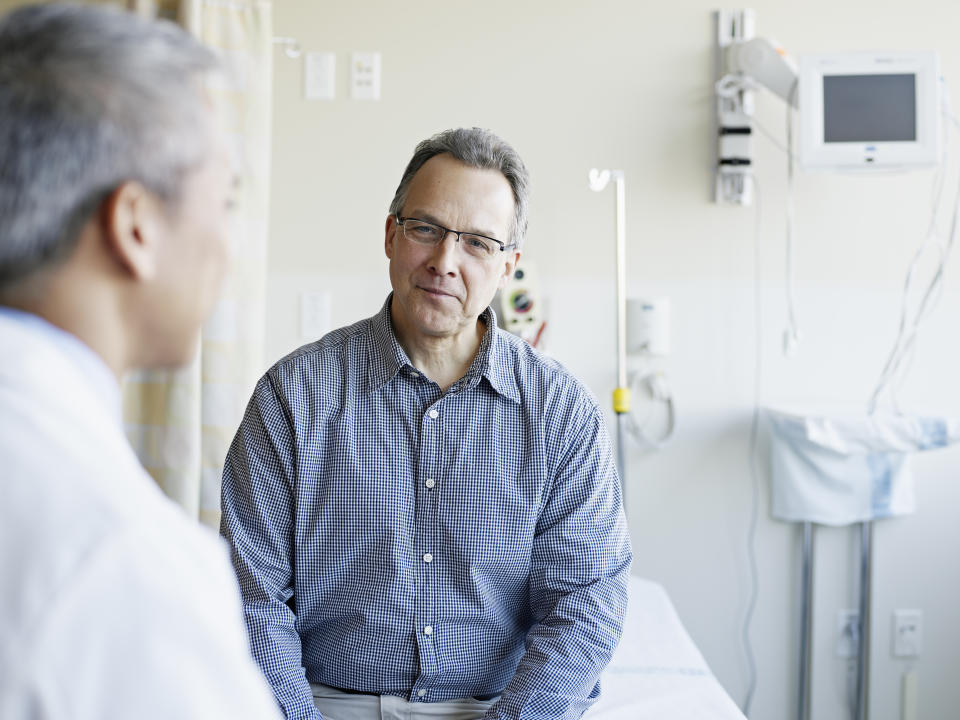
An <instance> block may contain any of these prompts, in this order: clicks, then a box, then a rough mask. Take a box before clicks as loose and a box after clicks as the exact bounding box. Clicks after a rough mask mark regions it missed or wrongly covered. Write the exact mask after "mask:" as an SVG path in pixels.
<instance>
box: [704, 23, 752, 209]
mask: <svg viewBox="0 0 960 720" xmlns="http://www.w3.org/2000/svg"><path fill="white" fill-rule="evenodd" d="M713 17H714V44H713V48H714V62H713V91H714V99H715V103H714V123H713V128H712V130H713V138H711V144H712V146H713V147H714V148H715V156H714V164H713V174H714V200H715V201H716V202H717V203H721V204H731V205H750V204H751V203H752V201H753V165H752V163H753V111H754V104H753V90H752V89H750V85H749V84H748V81H747V78H746V77H745V76H744V75H742V74H736V75H729V74H728V73H727V61H726V54H727V48H728V47H729V46H730V45H732V44H734V43H738V42H744V41H746V40H750V39H752V38H753V36H754V26H755V19H756V16H755V13H754V11H753V10H749V9H745V10H717V11H715V12H714V14H713ZM721 81H723V82H721Z"/></svg>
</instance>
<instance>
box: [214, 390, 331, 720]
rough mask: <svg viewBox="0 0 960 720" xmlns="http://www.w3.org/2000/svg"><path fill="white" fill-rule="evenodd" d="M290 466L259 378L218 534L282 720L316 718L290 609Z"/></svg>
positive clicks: (288, 447)
mask: <svg viewBox="0 0 960 720" xmlns="http://www.w3.org/2000/svg"><path fill="white" fill-rule="evenodd" d="M295 467H296V459H295V450H294V436H293V431H292V422H291V420H290V416H289V414H288V412H287V409H286V408H285V406H284V405H283V404H282V403H281V401H280V399H279V398H278V396H277V392H276V390H275V388H274V385H273V382H272V380H271V378H270V376H269V375H265V376H264V377H263V378H262V379H261V380H260V382H259V383H258V384H257V387H256V390H255V391H254V394H253V397H252V398H251V400H250V403H249V404H248V406H247V410H246V413H245V415H244V418H243V422H242V423H241V425H240V429H239V430H238V431H237V435H236V437H235V438H234V440H233V443H232V444H231V447H230V451H229V453H228V454H227V458H226V462H225V463H224V469H223V485H222V490H221V493H222V494H221V505H222V511H223V512H222V516H221V523H220V532H221V534H222V535H223V537H224V538H225V539H226V540H227V542H228V543H229V545H230V557H231V561H232V563H233V567H234V570H235V572H236V574H237V579H238V580H239V583H240V593H241V596H242V599H243V614H244V619H245V620H246V624H247V630H248V632H249V635H250V645H251V651H252V653H253V657H254V659H255V660H256V661H257V663H258V664H259V665H260V668H261V670H262V671H263V674H264V675H265V676H266V678H267V680H268V682H269V683H270V685H271V687H272V688H273V693H274V695H275V696H276V699H277V702H279V703H280V706H281V708H282V709H283V711H284V712H285V713H286V716H287V718H290V719H294V718H296V719H297V720H306V719H307V718H309V719H311V720H319V718H320V717H321V716H320V713H319V711H318V710H317V709H316V708H315V707H314V704H313V693H312V691H311V689H310V684H309V682H308V681H307V678H306V674H305V672H304V668H303V661H302V646H301V642H300V635H299V633H298V632H297V629H296V616H295V614H294V611H293V609H291V604H292V597H293V547H292V543H293V536H294V533H293V518H294V512H293V503H294V497H295V493H294V478H295Z"/></svg>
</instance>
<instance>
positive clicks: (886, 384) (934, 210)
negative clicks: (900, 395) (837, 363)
mask: <svg viewBox="0 0 960 720" xmlns="http://www.w3.org/2000/svg"><path fill="white" fill-rule="evenodd" d="M942 103H943V107H942V113H943V116H944V118H945V119H948V120H950V121H951V123H950V124H952V125H953V126H954V127H957V126H960V123H958V121H957V119H956V118H954V117H953V115H952V114H951V112H950V98H949V95H948V94H947V93H946V90H945V89H944V91H943V93H942ZM949 145H950V132H949V128H948V127H945V129H944V134H943V148H944V149H943V153H942V155H941V158H940V165H941V166H940V168H938V169H937V172H936V173H935V175H934V181H933V188H932V192H931V208H930V223H929V225H928V227H927V234H926V236H925V237H924V239H923V242H921V244H920V247H919V248H918V249H917V251H916V253H915V254H914V256H913V259H912V260H911V262H910V265H909V267H908V268H907V277H906V280H905V281H904V288H903V299H902V301H901V305H900V323H899V327H898V330H897V336H896V339H895V340H894V344H893V348H892V349H891V351H890V354H889V355H888V357H887V361H886V363H885V365H884V367H883V371H882V372H881V373H880V379H879V380H878V381H877V385H876V388H875V389H874V391H873V394H872V395H871V397H870V402H869V405H868V411H869V412H870V413H871V414H872V413H874V412H875V411H876V409H877V406H878V405H879V404H880V402H881V400H883V398H884V397H885V396H886V397H887V398H889V400H888V402H889V404H890V405H891V407H892V408H893V410H894V411H895V412H896V411H898V408H897V398H896V392H897V389H898V387H899V386H900V385H901V384H902V383H903V381H904V379H905V378H906V371H907V369H908V368H909V364H910V363H909V359H910V358H911V357H912V353H913V349H914V343H915V342H916V338H917V334H918V333H919V330H920V325H921V324H922V323H923V321H924V320H926V318H927V317H929V315H930V314H931V313H932V312H933V310H934V309H935V308H936V306H937V304H938V303H939V301H940V298H941V297H942V295H943V277H944V272H945V270H946V265H947V262H948V260H949V259H950V254H951V251H952V250H953V245H954V242H955V240H956V232H957V215H958V213H960V179H958V185H957V195H956V197H955V200H954V209H953V216H952V219H951V223H950V230H949V232H948V234H947V239H946V242H945V243H944V242H942V241H941V240H940V238H939V237H938V236H937V220H938V216H939V210H940V206H941V198H942V195H943V188H944V185H945V184H946V168H947V165H948V161H949V156H950V153H949V150H948V149H949ZM931 248H933V249H935V250H936V251H937V252H938V254H939V259H938V262H937V269H936V271H935V272H934V274H933V277H932V278H931V279H930V282H929V284H928V285H927V287H926V290H925V291H924V293H923V295H922V297H921V300H920V303H919V306H918V307H917V310H916V313H915V314H914V316H913V318H912V319H911V318H910V309H909V306H910V294H911V289H912V287H913V282H914V275H915V273H916V270H917V267H918V265H919V263H920V261H921V260H922V259H923V257H924V256H925V255H926V254H927V253H928V252H929V251H930V249H931ZM904 361H907V363H906V364H904Z"/></svg>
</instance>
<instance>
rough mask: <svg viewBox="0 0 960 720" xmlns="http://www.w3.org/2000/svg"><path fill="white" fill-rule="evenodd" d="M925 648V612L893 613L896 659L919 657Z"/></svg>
mask: <svg viewBox="0 0 960 720" xmlns="http://www.w3.org/2000/svg"><path fill="white" fill-rule="evenodd" d="M922 647H923V611H922V610H894V611H893V655H894V657H918V656H919V655H920V650H921V648H922Z"/></svg>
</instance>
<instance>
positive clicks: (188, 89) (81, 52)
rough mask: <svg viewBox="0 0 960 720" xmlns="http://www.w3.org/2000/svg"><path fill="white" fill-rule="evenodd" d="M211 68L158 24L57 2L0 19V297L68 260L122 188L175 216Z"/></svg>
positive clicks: (198, 135)
mask: <svg viewBox="0 0 960 720" xmlns="http://www.w3.org/2000/svg"><path fill="white" fill-rule="evenodd" d="M217 68H218V61H217V58H216V56H215V55H214V54H213V53H212V52H211V51H210V50H208V49H207V48H205V47H203V46H202V45H201V44H200V43H199V42H197V41H196V40H194V39H193V38H192V37H190V35H188V34H187V33H186V32H185V31H183V30H181V29H180V28H179V27H177V26H176V25H174V24H173V23H170V22H166V21H148V20H144V19H142V18H139V17H137V16H135V15H133V14H131V13H127V12H122V11H119V10H113V9H109V8H103V7H91V6H72V5H55V4H53V5H35V6H28V7H24V8H21V9H19V10H15V11H13V12H11V13H9V14H8V15H6V16H5V17H0V288H3V287H6V286H9V285H11V284H13V283H14V282H17V281H19V280H22V279H23V278H25V277H27V276H29V275H31V274H33V273H34V272H35V271H37V270H40V269H41V268H45V267H49V266H50V265H52V264H54V263H56V262H57V261H59V260H62V259H64V258H66V257H67V256H68V255H69V254H70V252H71V251H72V250H73V248H74V247H75V245H76V242H77V238H78V235H79V233H80V231H81V230H82V228H83V226H84V224H85V223H86V222H87V221H88V220H89V219H90V218H91V216H92V215H93V213H94V212H96V211H97V210H98V209H99V208H100V206H101V204H102V203H103V201H104V200H105V199H106V198H107V197H109V195H110V194H111V193H112V192H113V191H114V190H115V189H116V188H117V187H118V186H119V185H121V184H122V183H124V182H125V181H137V182H140V183H142V184H143V185H144V186H145V187H146V188H148V189H149V190H150V191H151V192H153V193H155V194H156V195H157V196H158V197H159V198H161V199H162V200H163V201H164V202H165V204H166V206H167V208H168V210H169V211H171V212H174V211H175V210H176V209H177V207H178V202H179V200H180V188H181V185H182V183H183V180H184V178H185V176H186V175H187V173H188V172H189V171H190V170H192V169H194V168H196V167H198V166H200V165H201V164H202V163H203V161H204V160H205V159H206V153H207V152H208V149H207V145H209V139H208V135H207V133H205V132H203V131H202V129H203V128H204V127H207V126H209V123H210V121H209V120H208V119H207V118H208V117H209V113H210V108H209V101H208V100H206V99H205V97H204V95H203V93H202V79H203V74H204V73H207V72H209V71H211V70H214V69H217Z"/></svg>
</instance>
